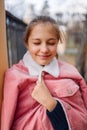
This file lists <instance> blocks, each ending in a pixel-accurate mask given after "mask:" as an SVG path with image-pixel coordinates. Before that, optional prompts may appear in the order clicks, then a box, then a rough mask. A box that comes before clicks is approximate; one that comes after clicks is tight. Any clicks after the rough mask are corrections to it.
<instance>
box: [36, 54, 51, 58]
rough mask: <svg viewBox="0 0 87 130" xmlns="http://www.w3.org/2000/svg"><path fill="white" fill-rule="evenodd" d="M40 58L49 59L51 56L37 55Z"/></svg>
mask: <svg viewBox="0 0 87 130" xmlns="http://www.w3.org/2000/svg"><path fill="white" fill-rule="evenodd" d="M38 56H39V57H40V58H49V57H50V56H51V55H38Z"/></svg>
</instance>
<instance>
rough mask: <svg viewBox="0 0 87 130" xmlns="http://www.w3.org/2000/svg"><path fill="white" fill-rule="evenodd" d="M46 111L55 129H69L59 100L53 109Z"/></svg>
mask: <svg viewBox="0 0 87 130" xmlns="http://www.w3.org/2000/svg"><path fill="white" fill-rule="evenodd" d="M46 113H47V116H48V117H49V119H50V121H51V123H52V125H53V128H54V129H55V130H69V126H68V122H67V120H66V116H65V113H64V110H63V108H62V106H61V104H60V103H59V102H57V105H56V107H55V108H54V110H53V111H51V112H49V111H48V110H47V111H46Z"/></svg>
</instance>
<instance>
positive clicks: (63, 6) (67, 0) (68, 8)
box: [5, 0, 87, 13]
mask: <svg viewBox="0 0 87 130" xmlns="http://www.w3.org/2000/svg"><path fill="white" fill-rule="evenodd" d="M20 1H23V2H24V5H25V6H26V5H28V4H34V5H35V9H36V11H39V10H40V9H41V8H42V6H43V3H44V1H45V0H5V2H6V3H8V4H9V5H10V6H12V5H14V4H15V3H19V2H20ZM48 4H49V6H50V11H51V12H53V13H55V12H56V11H60V12H63V13H64V12H69V13H72V12H79V13H82V12H85V11H86V10H85V7H86V8H87V0H48Z"/></svg>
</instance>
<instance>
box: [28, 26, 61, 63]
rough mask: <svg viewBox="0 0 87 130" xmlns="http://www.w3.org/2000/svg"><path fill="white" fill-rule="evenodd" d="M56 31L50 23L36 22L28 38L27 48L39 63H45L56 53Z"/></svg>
mask: <svg viewBox="0 0 87 130" xmlns="http://www.w3.org/2000/svg"><path fill="white" fill-rule="evenodd" d="M57 44H58V39H57V33H56V31H55V29H54V27H53V26H52V25H51V24H41V23H39V24H37V25H35V26H34V27H33V29H32V31H31V34H30V36H29V39H28V44H27V47H28V50H29V52H30V54H31V56H32V58H33V59H34V61H35V62H37V63H38V64H39V65H47V64H49V63H50V62H51V60H52V59H53V58H54V57H55V55H56V53H57Z"/></svg>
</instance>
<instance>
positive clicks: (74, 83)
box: [1, 16, 87, 130]
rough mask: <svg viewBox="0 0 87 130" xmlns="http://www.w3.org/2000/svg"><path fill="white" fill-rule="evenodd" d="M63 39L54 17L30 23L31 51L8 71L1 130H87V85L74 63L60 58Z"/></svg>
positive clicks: (40, 18)
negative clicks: (59, 49)
mask: <svg viewBox="0 0 87 130" xmlns="http://www.w3.org/2000/svg"><path fill="white" fill-rule="evenodd" d="M59 40H61V35H60V31H59V28H58V26H57V24H56V22H55V20H54V19H52V18H50V17H47V16H39V17H37V18H36V19H34V20H32V21H31V23H30V24H29V26H28V27H27V30H26V33H25V44H26V47H27V49H28V51H27V52H26V54H25V55H24V57H23V59H22V60H20V61H19V63H18V64H15V65H13V66H12V67H11V68H10V69H8V70H7V72H6V74H5V81H4V98H3V105H2V119H1V120H2V121H1V130H87V86H86V84H85V81H84V79H83V78H82V77H81V75H80V74H79V73H78V71H77V70H76V69H75V68H74V67H73V66H72V65H69V64H68V63H65V62H62V61H59V60H58V59H57V58H56V55H57V45H58V42H59Z"/></svg>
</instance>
